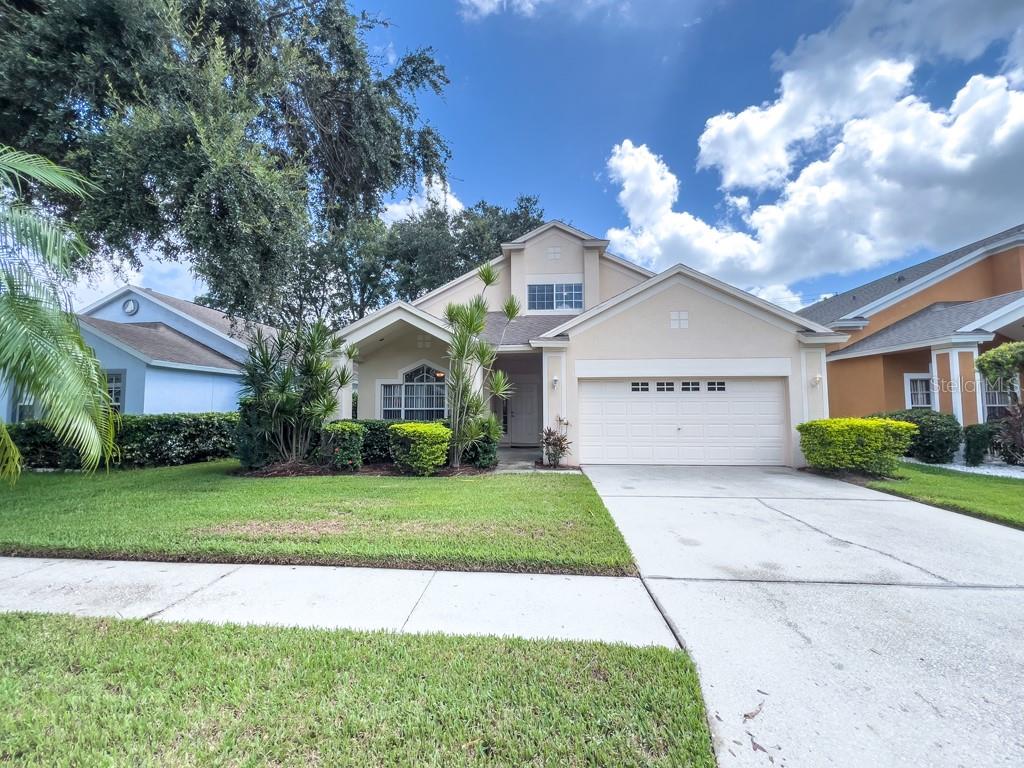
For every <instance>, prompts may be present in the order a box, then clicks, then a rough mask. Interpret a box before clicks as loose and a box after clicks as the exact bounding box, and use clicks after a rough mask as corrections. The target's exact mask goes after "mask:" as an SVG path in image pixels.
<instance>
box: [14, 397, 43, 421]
mask: <svg viewBox="0 0 1024 768" xmlns="http://www.w3.org/2000/svg"><path fill="white" fill-rule="evenodd" d="M37 418H39V413H38V411H37V409H36V400H35V398H34V397H32V395H31V394H30V393H28V392H20V393H19V396H18V397H17V398H15V403H14V420H15V421H16V422H17V421H26V420H28V419H37Z"/></svg>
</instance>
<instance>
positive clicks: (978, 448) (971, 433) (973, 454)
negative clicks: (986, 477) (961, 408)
mask: <svg viewBox="0 0 1024 768" xmlns="http://www.w3.org/2000/svg"><path fill="white" fill-rule="evenodd" d="M997 431H998V428H997V427H996V425H994V424H970V425H968V426H966V427H964V461H966V462H967V465H968V466H970V467H976V466H978V465H979V464H981V462H982V461H984V460H985V454H986V453H988V452H989V450H990V449H991V448H992V438H994V437H995V435H996V433H997Z"/></svg>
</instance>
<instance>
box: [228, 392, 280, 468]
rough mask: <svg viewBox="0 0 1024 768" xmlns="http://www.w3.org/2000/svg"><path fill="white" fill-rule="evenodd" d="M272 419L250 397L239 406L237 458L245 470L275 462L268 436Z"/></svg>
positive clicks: (236, 443)
mask: <svg viewBox="0 0 1024 768" xmlns="http://www.w3.org/2000/svg"><path fill="white" fill-rule="evenodd" d="M270 428H271V423H270V417H269V416H267V414H266V412H265V411H264V410H262V409H260V408H257V407H256V404H255V403H254V402H253V400H252V398H250V397H243V398H242V399H241V401H240V402H239V404H238V426H237V427H236V428H235V446H236V448H235V456H236V457H237V458H238V461H239V462H240V463H241V465H242V468H243V469H260V468H262V467H265V466H267V464H269V463H270V462H271V461H272V460H273V451H272V450H271V447H270V440H269V439H268V438H267V435H268V434H269V433H270Z"/></svg>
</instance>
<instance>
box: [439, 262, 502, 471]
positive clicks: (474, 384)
mask: <svg viewBox="0 0 1024 768" xmlns="http://www.w3.org/2000/svg"><path fill="white" fill-rule="evenodd" d="M477 278H478V279H479V280H480V282H481V283H482V285H483V288H484V290H486V289H487V288H488V287H490V286H492V285H494V284H495V283H496V282H497V279H498V276H497V273H496V271H495V270H494V269H493V268H492V267H491V266H490V265H489V264H485V265H483V266H482V267H480V269H478V270H477ZM506 310H507V312H506V315H505V325H504V328H503V329H502V337H503V338H504V335H505V329H507V328H508V324H509V323H511V322H512V321H513V320H514V319H515V315H514V314H511V313H512V312H514V311H517V310H518V307H517V306H516V305H515V304H510V305H509V306H508V307H507V308H506ZM445 320H446V321H447V323H448V331H449V333H450V334H451V341H450V342H449V343H448V355H447V356H448V361H449V375H448V380H447V387H446V390H447V398H448V423H449V424H450V425H451V429H452V455H451V463H452V466H453V467H458V466H459V465H460V464H461V462H462V454H463V452H464V451H465V450H466V448H468V447H469V446H470V445H473V444H474V443H477V442H478V441H480V440H481V439H483V437H484V434H485V432H486V429H485V424H487V421H486V417H487V416H488V414H489V413H490V402H491V399H492V398H499V399H505V398H507V397H508V396H509V395H510V394H511V393H512V385H511V382H510V381H509V379H508V375H507V374H506V373H505V372H504V371H496V370H494V363H495V361H496V360H497V356H498V353H497V351H496V350H495V348H494V346H493V345H492V344H489V343H488V342H486V341H484V339H483V338H482V337H481V335H482V334H483V332H484V329H485V328H486V327H487V300H486V299H485V298H484V296H483V293H481V294H480V295H478V296H475V297H473V298H472V299H471V300H470V301H468V302H466V303H465V304H449V305H448V306H447V307H445Z"/></svg>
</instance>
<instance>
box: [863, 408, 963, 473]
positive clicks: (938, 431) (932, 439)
mask: <svg viewBox="0 0 1024 768" xmlns="http://www.w3.org/2000/svg"><path fill="white" fill-rule="evenodd" d="M878 415H879V416H880V417H881V418H884V419H895V420H896V421H909V422H910V423H911V424H915V425H916V426H917V434H916V435H914V439H913V441H911V443H910V446H909V448H907V456H912V457H913V458H915V459H917V460H918V461H923V462H925V463H926V464H948V463H949V462H951V461H952V460H953V457H954V456H955V455H956V452H957V449H958V448H959V447H960V443H961V441H962V439H963V429H962V428H961V426H960V422H958V421H957V420H956V417H955V416H951V415H950V414H948V413H939V412H937V411H933V410H932V409H931V408H911V409H909V410H905V411H893V412H891V413H880V414H878Z"/></svg>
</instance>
